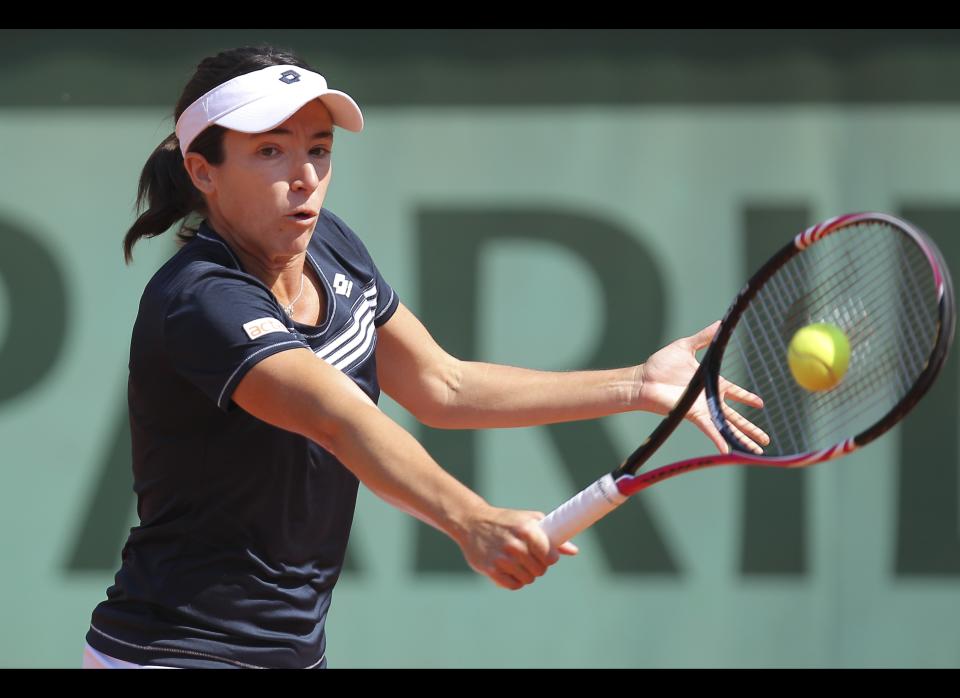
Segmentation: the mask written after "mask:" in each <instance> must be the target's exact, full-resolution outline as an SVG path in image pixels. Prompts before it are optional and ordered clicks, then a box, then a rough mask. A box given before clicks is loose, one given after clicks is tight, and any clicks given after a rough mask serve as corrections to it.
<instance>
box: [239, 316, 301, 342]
mask: <svg viewBox="0 0 960 698" xmlns="http://www.w3.org/2000/svg"><path fill="white" fill-rule="evenodd" d="M243 329H244V330H245V331H246V333H247V336H248V337H249V338H250V339H256V338H257V337H260V336H262V335H265V334H270V333H271V332H289V331H290V330H288V329H287V328H286V327H285V326H284V324H283V323H282V322H280V321H279V320H277V318H275V317H262V318H260V319H259V320H251V321H250V322H245V323H243Z"/></svg>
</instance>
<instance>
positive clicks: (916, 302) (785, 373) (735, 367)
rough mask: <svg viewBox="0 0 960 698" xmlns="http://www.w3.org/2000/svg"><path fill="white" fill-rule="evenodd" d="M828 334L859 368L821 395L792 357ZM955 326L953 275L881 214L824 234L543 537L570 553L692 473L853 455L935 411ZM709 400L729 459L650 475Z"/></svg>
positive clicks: (813, 231)
mask: <svg viewBox="0 0 960 698" xmlns="http://www.w3.org/2000/svg"><path fill="white" fill-rule="evenodd" d="M820 322H824V323H830V324H832V325H834V326H836V327H839V328H840V329H841V330H843V332H844V333H845V334H846V336H847V338H848V339H849V344H850V361H849V365H848V368H847V371H846V373H845V374H844V376H843V379H842V381H841V382H840V383H839V384H838V385H836V386H834V387H833V388H832V389H830V390H823V391H815V392H811V391H808V390H806V389H804V388H802V387H801V386H800V385H798V384H797V382H796V380H795V379H794V377H793V375H792V374H791V372H790V368H789V365H788V362H787V348H788V345H789V344H790V341H791V339H792V337H793V336H794V334H795V333H796V332H797V331H798V330H800V329H801V328H803V327H805V326H807V325H810V324H813V323H820ZM955 325H956V314H955V309H954V298H953V284H952V281H951V279H950V274H949V270H948V269H947V266H946V263H945V262H944V259H943V256H942V254H941V253H940V250H938V249H937V247H936V245H935V244H934V243H933V241H932V240H931V239H930V237H929V236H928V235H927V234H926V233H924V232H923V231H921V230H920V229H918V228H917V227H916V226H914V225H912V224H910V223H908V222H907V221H904V220H901V219H898V218H895V217H894V216H891V215H887V214H883V213H856V214H848V215H844V216H839V217H837V218H831V219H829V220H827V221H824V222H823V223H820V224H818V225H814V226H813V227H811V228H808V229H807V230H805V231H803V232H802V233H799V234H798V235H797V236H796V237H794V238H793V240H792V241H790V242H789V243H787V244H786V245H785V246H784V247H783V248H781V249H780V250H779V251H778V252H777V253H776V254H774V255H773V257H771V258H770V260H769V261H768V262H767V263H766V264H764V266H763V267H762V268H761V269H760V270H759V271H757V272H756V274H754V275H753V277H752V278H751V279H750V280H749V281H748V282H747V284H746V285H745V286H744V287H743V288H742V289H741V290H740V292H739V293H738V294H737V296H736V298H735V299H734V301H733V304H732V305H731V306H730V308H729V309H728V310H727V312H726V315H724V317H723V320H722V322H721V324H720V327H719V328H718V329H717V332H716V334H715V335H714V337H713V340H712V341H711V342H710V345H709V347H708V348H707V352H706V354H704V357H703V360H702V361H701V362H700V366H699V368H698V369H697V371H696V373H695V374H694V376H693V378H692V379H691V381H690V383H689V384H688V386H687V388H686V390H685V391H684V393H683V395H681V397H680V398H679V399H678V400H677V402H676V404H675V405H674V407H673V409H672V410H671V411H670V412H669V413H668V414H667V416H666V417H665V418H664V419H663V421H662V422H661V423H660V425H659V426H657V428H656V429H655V430H654V431H653V433H651V434H650V436H649V437H648V438H647V440H646V441H644V442H643V444H641V445H640V447H639V448H637V449H636V450H635V451H634V452H633V453H632V454H630V456H629V457H628V458H627V459H626V460H625V461H624V462H623V464H622V465H621V466H620V467H619V468H617V469H616V470H614V471H613V472H611V473H608V474H607V475H604V476H603V477H602V478H600V479H599V480H597V481H596V482H594V483H593V484H592V485H590V486H589V487H587V488H586V489H585V490H583V491H582V492H580V493H579V494H577V495H576V496H574V497H573V498H571V499H570V500H568V501H567V502H566V503H564V504H562V505H561V506H559V507H558V508H557V509H555V510H554V511H553V512H551V513H550V514H549V515H548V516H547V517H546V518H544V519H543V520H542V521H541V522H540V525H541V527H542V528H543V529H544V531H545V532H546V533H547V536H548V537H549V538H550V541H551V543H553V544H554V545H559V544H560V543H563V542H564V541H567V540H569V539H570V538H572V537H573V536H575V535H577V534H578V533H580V532H581V531H583V530H584V529H586V528H587V527H589V526H591V525H593V524H594V523H595V522H596V521H598V520H599V519H601V518H602V517H604V516H606V515H607V514H608V513H610V512H611V511H613V510H614V509H616V508H617V507H618V506H620V505H621V504H622V503H623V502H625V501H626V500H627V498H629V497H630V496H631V495H634V494H636V493H637V492H640V491H641V490H644V489H646V488H647V487H650V486H651V485H654V484H656V483H658V482H662V481H663V480H666V479H667V478H671V477H674V476H676V475H680V474H682V473H687V472H690V471H692V470H699V469H701V468H709V467H712V466H716V465H735V464H743V465H762V466H773V467H780V468H796V467H801V466H807V465H813V464H815V463H822V462H824V461H828V460H831V459H835V458H840V457H842V456H846V455H849V454H850V453H853V452H854V451H856V450H857V449H859V448H863V447H864V446H866V445H867V444H868V443H870V442H871V441H873V440H874V439H876V438H878V437H879V436H880V435H882V434H883V433H885V432H886V431H887V430H889V429H890V428H891V427H893V426H894V425H895V424H897V422H899V421H900V420H901V419H903V418H904V417H905V416H906V415H907V413H908V412H909V411H910V410H911V409H912V408H913V407H914V405H916V404H917V402H918V401H919V400H920V398H921V397H923V395H924V394H925V393H926V392H927V390H928V389H929V388H930V386H931V384H932V383H933V381H934V380H935V379H936V377H937V375H938V374H939V372H940V369H941V368H942V366H943V364H944V361H945V360H946V357H947V354H948V352H949V349H950V345H951V343H952V342H953V335H954V327H955ZM721 377H722V378H723V379H726V380H727V381H730V382H731V383H733V384H735V385H737V386H740V387H742V388H745V389H746V390H748V391H750V392H752V393H754V394H756V395H759V396H760V397H761V399H762V400H763V407H762V408H755V407H753V406H750V405H746V406H744V405H738V410H739V411H740V412H742V413H743V414H742V415H741V416H740V417H739V418H738V417H737V416H736V413H734V414H735V416H734V417H728V415H729V414H730V413H731V412H732V409H731V408H730V407H729V406H728V405H726V403H725V400H724V399H723V396H722V393H721V391H720V384H721V383H720V381H721ZM703 391H706V395H705V397H706V401H707V407H708V409H709V411H710V416H711V419H712V420H713V423H714V425H715V426H716V427H717V430H718V431H719V432H720V434H721V435H722V436H723V438H724V440H725V441H726V442H727V443H728V444H729V446H730V452H729V453H720V454H713V455H708V456H701V457H699V458H691V459H689V460H682V461H678V462H676V463H672V464H670V465H664V466H662V467H659V468H656V469H654V470H650V471H648V472H645V473H640V472H639V470H640V468H641V467H642V466H643V465H644V463H646V462H647V461H648V460H649V459H650V457H651V456H652V455H653V454H654V453H655V452H656V450H657V449H658V448H660V446H661V444H663V442H664V441H665V440H666V439H667V437H668V436H669V435H670V434H671V433H672V432H673V430H674V429H676V428H677V425H679V424H680V423H681V422H682V421H683V419H684V416H685V415H686V414H687V412H688V411H689V410H690V408H691V406H692V405H693V403H694V402H695V401H696V400H697V398H698V397H699V396H700V394H701V393H702V392H703ZM742 418H745V419H747V420H748V421H749V422H751V423H753V424H754V425H756V426H758V427H760V428H761V429H762V430H763V431H764V432H766V434H768V435H769V437H770V443H769V444H767V445H766V448H765V450H761V449H759V448H758V447H757V446H756V445H755V444H753V443H749V444H748V443H745V441H744V437H743V432H741V431H740V430H739V429H738V428H737V427H736V426H735V425H734V424H731V421H730V420H731V419H734V420H735V421H738V422H741V423H742ZM758 451H762V452H758Z"/></svg>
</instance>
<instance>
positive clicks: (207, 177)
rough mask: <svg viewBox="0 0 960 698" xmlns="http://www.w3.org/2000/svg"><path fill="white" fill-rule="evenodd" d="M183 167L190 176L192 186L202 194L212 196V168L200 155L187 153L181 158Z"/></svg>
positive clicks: (214, 186) (213, 187)
mask: <svg viewBox="0 0 960 698" xmlns="http://www.w3.org/2000/svg"><path fill="white" fill-rule="evenodd" d="M183 166H184V168H185V169H186V170H187V174H188V175H190V180H191V181H192V182H193V186H195V187H196V188H197V189H199V190H200V191H201V192H203V193H204V194H212V193H213V192H214V190H215V189H216V184H215V183H214V180H213V176H212V175H213V167H212V166H211V165H210V163H209V162H207V159H206V158H205V157H203V156H202V155H200V153H187V154H186V155H184V156H183Z"/></svg>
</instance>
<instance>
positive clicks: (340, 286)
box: [333, 274, 353, 298]
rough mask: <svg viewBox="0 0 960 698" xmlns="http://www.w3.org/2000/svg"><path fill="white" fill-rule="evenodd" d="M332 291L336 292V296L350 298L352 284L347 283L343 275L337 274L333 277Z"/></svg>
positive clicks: (350, 282)
mask: <svg viewBox="0 0 960 698" xmlns="http://www.w3.org/2000/svg"><path fill="white" fill-rule="evenodd" d="M333 290H334V291H336V292H337V294H338V295H341V296H346V297H347V298H349V297H350V293H351V292H352V291H353V282H352V281H347V277H345V276H344V275H343V274H337V275H336V276H334V277H333Z"/></svg>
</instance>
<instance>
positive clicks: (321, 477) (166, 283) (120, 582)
mask: <svg viewBox="0 0 960 698" xmlns="http://www.w3.org/2000/svg"><path fill="white" fill-rule="evenodd" d="M307 258H308V259H307V262H306V263H308V264H310V265H312V266H313V269H314V271H316V273H317V276H318V277H319V278H321V279H322V280H323V284H324V288H325V290H326V295H327V315H326V318H325V319H324V320H323V323H322V324H321V325H319V326H313V325H306V324H302V323H299V322H295V321H293V320H292V319H291V318H289V317H288V316H287V315H286V313H284V311H283V309H282V308H281V306H280V305H279V304H278V302H277V301H276V299H275V298H274V296H273V294H272V293H271V292H270V290H269V289H268V288H267V287H266V286H265V285H264V284H263V283H261V282H260V281H259V280H258V279H257V278H256V277H254V276H253V275H251V274H248V273H246V272H244V271H243V269H242V267H241V265H240V263H239V261H238V259H237V257H236V256H235V255H234V253H233V252H232V250H231V249H230V247H229V245H228V244H227V243H226V242H225V241H224V240H223V238H221V237H220V236H219V235H218V234H217V233H216V232H215V231H214V230H213V229H212V228H211V227H210V225H209V224H208V223H207V222H206V221H204V223H203V224H201V226H200V227H199V229H198V233H197V236H196V237H195V238H193V239H191V240H190V242H188V243H187V244H186V245H185V246H184V247H183V248H181V249H180V250H178V251H177V253H176V254H175V255H174V256H173V257H171V258H170V260H168V261H167V262H166V263H165V264H164V265H163V266H162V267H161V268H160V269H159V270H158V271H157V273H156V274H155V275H154V276H153V278H152V279H151V280H150V282H149V283H148V284H147V286H146V289H145V290H144V293H143V297H142V298H141V301H140V310H139V314H138V315H137V320H136V323H135V325H134V328H133V336H132V340H131V345H130V378H129V384H128V396H129V404H130V429H131V435H132V440H133V478H134V491H135V492H136V494H137V513H138V514H139V517H140V525H139V526H135V527H134V528H132V529H131V530H130V534H129V536H128V538H127V541H126V544H125V545H124V547H123V551H122V564H121V567H120V570H119V571H118V572H117V574H116V577H115V580H114V584H113V585H112V586H111V587H110V588H109V589H107V599H106V600H105V601H102V602H101V603H100V604H99V605H98V606H97V607H96V608H95V609H94V611H93V614H92V618H91V627H90V629H89V630H88V632H87V636H86V639H87V642H88V643H89V644H90V645H91V646H92V647H93V648H94V649H96V650H99V651H100V652H103V653H105V654H107V655H110V656H112V657H115V658H117V659H123V660H126V661H129V662H134V663H137V664H160V665H165V666H180V667H199V666H221V667H229V666H232V667H277V668H308V667H321V666H325V664H326V662H325V649H326V639H325V635H324V621H325V619H326V615H327V610H328V608H329V606H330V599H331V594H332V591H333V587H334V584H335V583H336V581H337V578H338V577H339V575H340V571H341V569H342V565H343V559H344V553H345V550H346V545H347V538H348V536H349V533H350V526H351V522H352V520H353V514H354V506H355V503H356V495H357V487H358V481H357V478H356V477H355V476H354V475H353V474H352V473H351V472H350V471H349V470H347V468H346V467H344V466H343V464H342V463H340V462H339V461H338V460H337V459H336V458H334V457H333V456H332V455H331V454H330V453H328V452H327V451H325V450H324V449H323V448H321V447H320V446H319V445H317V444H316V443H315V442H313V441H311V440H310V439H308V438H306V437H304V436H301V435H299V434H294V433H292V432H289V431H285V430H283V429H279V428H277V427H274V426H272V425H270V424H267V423H266V422H263V421H260V420H258V419H256V418H255V417H253V416H251V415H250V414H248V413H247V412H245V411H244V410H243V409H241V408H240V407H239V406H238V405H236V403H234V402H233V401H232V400H231V395H232V393H233V390H234V389H235V388H236V386H237V384H238V383H239V382H240V380H241V379H242V378H243V376H244V375H245V374H246V372H247V371H249V370H250V369H251V368H252V367H253V366H254V365H255V364H256V363H257V362H258V361H262V360H263V359H265V358H266V357H268V356H271V355H273V354H276V353H278V352H281V351H286V350H288V349H294V348H300V347H306V348H309V349H310V350H312V351H313V352H314V353H315V354H316V355H317V357H318V359H322V360H324V361H327V362H328V363H330V364H332V365H333V366H335V367H337V368H339V369H340V370H341V371H343V372H344V373H345V374H347V375H348V376H350V377H351V378H352V379H353V380H354V381H355V382H356V383H357V385H359V386H360V388H361V389H362V390H363V391H364V392H366V394H367V395H369V396H370V398H371V399H372V400H373V401H374V402H377V401H378V399H379V396H380V387H379V384H378V382H377V367H376V360H375V353H374V350H375V347H376V342H377V335H376V327H379V326H380V325H382V324H383V323H384V322H386V321H387V320H388V319H389V318H390V316H391V315H392V314H393V312H394V311H395V310H396V308H397V305H398V303H399V299H398V298H397V296H396V294H394V292H393V289H392V288H391V287H390V286H389V285H388V284H387V282H386V281H384V279H383V277H382V276H381V275H380V272H379V271H378V270H377V267H376V265H375V264H374V262H373V260H372V259H371V257H370V255H369V253H368V252H367V249H366V248H365V247H364V244H363V243H362V242H361V240H360V239H359V238H358V237H357V236H356V234H355V233H354V232H353V231H352V230H350V228H349V227H348V226H347V225H346V224H345V223H344V222H343V221H341V220H340V219H339V218H337V217H336V216H334V215H333V214H332V213H330V212H329V211H327V210H325V209H324V210H322V211H321V214H320V216H319V218H318V222H317V226H316V229H315V231H314V234H313V237H312V239H311V241H310V244H309V248H308V252H307Z"/></svg>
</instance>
